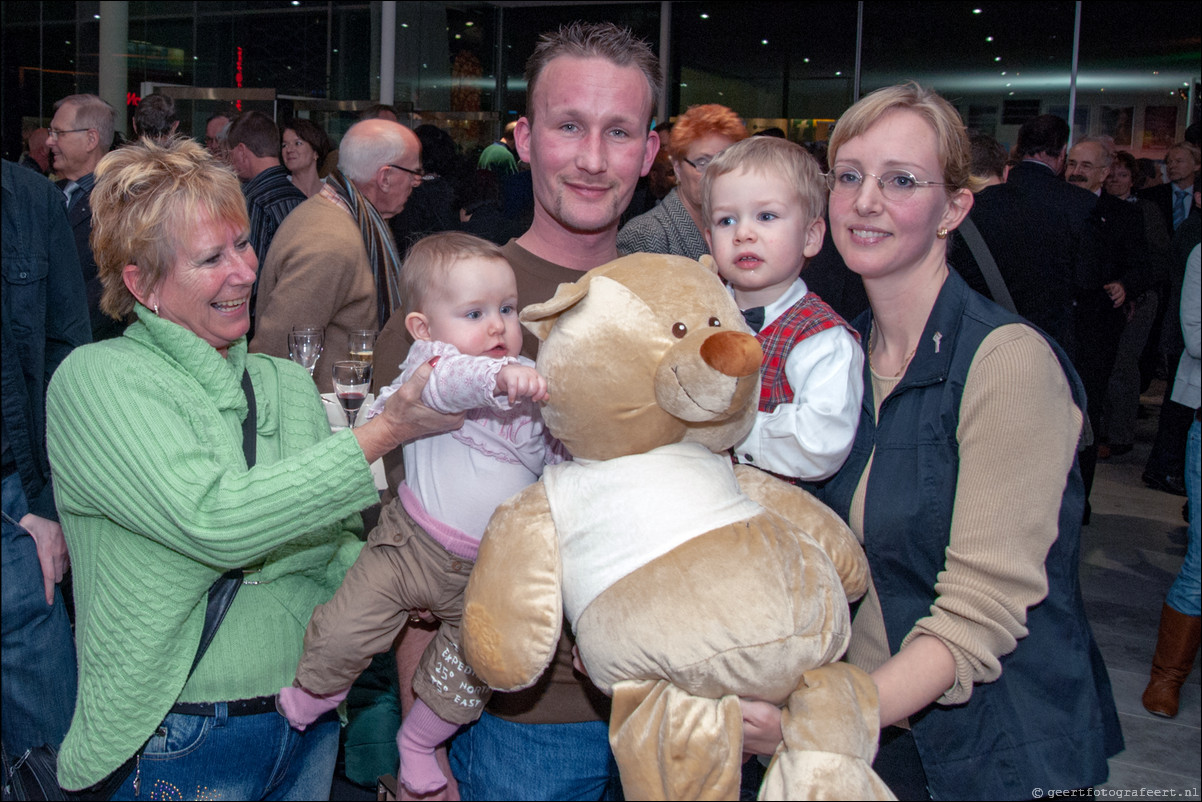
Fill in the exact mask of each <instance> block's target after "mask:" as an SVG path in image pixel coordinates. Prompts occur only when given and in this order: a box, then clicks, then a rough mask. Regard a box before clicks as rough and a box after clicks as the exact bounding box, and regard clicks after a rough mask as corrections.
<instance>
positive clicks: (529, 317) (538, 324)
mask: <svg viewBox="0 0 1202 802" xmlns="http://www.w3.org/2000/svg"><path fill="white" fill-rule="evenodd" d="M588 284H589V282H588V277H587V276H586V277H585V278H582V279H581V280H580V281H577V282H575V283H573V284H560V285H559V289H557V290H556V291H555V295H554V297H552V298H551V300H549V301H543V302H542V303H541V304H530V305H529V306H527V307H526V308H524V309H523V310H522V312H521V314H520V315H519V316H518V319H519V320H521V321H522V325H523V326H525V327H526V328H527V329H528V330H529V331H530V333H531V334H533V335H534V336H535V337H537V338H538V339H539V340H540V341H541V340H545V339H547V335H548V334H550V333H551V329H552V328H553V327H554V326H555V321H556V320H558V319H559V316H560V315H562V314H563V313H564V312H566V311H568V310H569V309H571V308H572V307H573V306H575V305H576V304H578V303H579V302H580V301H581V300H582V299H583V298H584V296H586V295H588Z"/></svg>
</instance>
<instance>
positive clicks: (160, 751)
mask: <svg viewBox="0 0 1202 802" xmlns="http://www.w3.org/2000/svg"><path fill="white" fill-rule="evenodd" d="M226 710H227V708H226V704H225V702H218V703H217V713H218V714H217V715H216V716H184V715H180V714H178V713H169V714H167V717H166V718H165V719H163V723H162V724H160V725H159V728H158V730H157V732H156V733H155V735H154V737H153V738H151V739H150V743H148V744H147V745H146V751H145V752H143V753H142V757H141V759H140V760H139V761H138V768H137V769H135V770H134V772H132V773H131V774H130V775H129V777H127V778H126V780H125V782H124V783H123V784H122V785H121V787H120V788H118V789H117V792H116V793H115V794H114V795H113V799H302V800H303V799H329V798H330V783H331V781H332V780H333V778H334V761H335V759H336V758H337V757H338V727H339V724H338V719H337V717H335V716H333V715H329V716H326V717H323V718H321V719H318V721H317V723H315V724H313V725H311V726H310V727H308V728H307V729H306V730H305V731H304V732H297V731H296V730H294V729H292V727H290V726H289V725H288V719H286V718H284V717H283V716H281V715H280V714H279V713H274V712H272V713H260V714H258V715H253V716H227V715H226ZM135 783H136V784H137V786H138V793H137V794H135V793H134V785H135Z"/></svg>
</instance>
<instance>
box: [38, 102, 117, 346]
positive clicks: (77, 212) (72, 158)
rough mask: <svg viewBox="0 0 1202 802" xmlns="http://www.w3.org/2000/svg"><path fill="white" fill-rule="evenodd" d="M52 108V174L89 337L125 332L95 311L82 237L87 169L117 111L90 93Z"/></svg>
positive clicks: (104, 149)
mask: <svg viewBox="0 0 1202 802" xmlns="http://www.w3.org/2000/svg"><path fill="white" fill-rule="evenodd" d="M54 109H55V111H54V118H53V119H52V120H51V121H50V139H49V141H50V152H51V154H53V156H54V172H55V173H57V174H58V178H59V180H58V188H59V189H61V190H62V191H63V196H64V202H65V203H66V204H67V223H68V224H70V226H71V233H72V235H73V236H74V237H75V250H76V251H77V252H78V254H79V266H80V267H81V268H82V269H83V280H84V287H85V288H86V290H87V294H88V315H89V317H90V318H91V321H92V339H93V340H105V339H108V338H109V337H116V336H117V335H119V334H120V333H121V332H122V331H124V330H125V324H124V322H122V321H116V320H113V319H112V318H110V317H108V316H107V315H105V314H104V313H102V312H101V311H100V293H101V287H100V278H99V277H98V276H97V272H96V260H95V259H93V258H92V245H91V243H90V242H89V241H88V238H89V237H90V236H91V234H92V204H91V201H90V200H89V197H90V196H91V194H92V185H93V184H95V183H96V179H95V178H93V176H92V172H93V171H94V170H95V169H96V165H97V164H98V163H99V162H100V159H101V158H102V157H103V156H104V154H106V153H108V152H109V148H110V147H111V146H112V144H113V131H114V129H115V128H116V124H117V112H116V111H114V110H113V107H112V106H110V105H109V104H108V103H106V102H105V101H104V100H101V99H100V98H99V97H97V96H96V95H68V96H67V97H65V98H63V99H62V100H60V101H59V102H58V103H56V104H54Z"/></svg>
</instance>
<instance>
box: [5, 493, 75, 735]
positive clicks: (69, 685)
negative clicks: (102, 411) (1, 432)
mask: <svg viewBox="0 0 1202 802" xmlns="http://www.w3.org/2000/svg"><path fill="white" fill-rule="evenodd" d="M3 497H4V498H3V506H4V515H3V541H2V543H3V545H2V546H0V556H2V558H3V559H2V560H0V562H3V569H4V570H3V576H2V577H0V590H2V591H3V597H2V599H3V601H2V603H3V606H2V607H0V611H2V615H0V618H2V619H3V620H2V625H0V629H2V630H3V634H2V636H0V663H2V668H3V672H2V673H0V685H2V686H3V688H2V691H0V695H2V701H3V705H4V706H3V708H0V709H2V710H3V712H2V713H0V718H3V731H4V746H5V748H7V749H8V751H9V754H16V755H20V754H21V753H22V752H24V751H25V750H26V749H28V748H30V747H32V746H40V745H42V744H44V743H46V744H50V745H51V746H53V747H55V748H56V749H57V748H58V747H59V745H60V744H61V743H62V742H63V736H65V735H66V734H67V728H68V727H69V726H70V724H71V714H72V713H73V712H74V711H75V686H76V675H75V640H74V637H73V636H72V634H71V624H70V622H69V621H68V620H67V610H66V607H65V606H64V604H63V594H62V591H60V590H59V589H58V588H57V587H56V588H55V589H54V604H52V605H47V604H46V595H45V590H44V588H43V584H42V567H41V564H40V563H39V562H38V551H37V546H36V545H35V544H34V542H33V538H32V537H30V536H29V533H28V532H26V531H25V530H24V529H23V528H22V527H21V526H20V525H19V524H18V523H17V522H18V521H20V520H21V519H22V518H23V517H25V515H26V514H28V512H29V505H28V503H27V502H26V499H25V491H24V490H22V489H21V477H20V476H19V475H17V474H15V473H14V474H12V475H11V476H9V477H8V478H7V479H5V480H4V483H3Z"/></svg>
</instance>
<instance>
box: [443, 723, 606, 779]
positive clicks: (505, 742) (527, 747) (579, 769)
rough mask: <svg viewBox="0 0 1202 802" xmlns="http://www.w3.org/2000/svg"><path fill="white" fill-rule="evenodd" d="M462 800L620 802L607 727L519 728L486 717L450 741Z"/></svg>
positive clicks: (584, 724) (588, 725) (519, 725)
mask: <svg viewBox="0 0 1202 802" xmlns="http://www.w3.org/2000/svg"><path fill="white" fill-rule="evenodd" d="M450 757H451V772H452V773H453V774H454V775H455V780H456V781H457V782H458V783H459V796H460V797H461V798H462V799H464V800H477V799H530V800H541V799H565V800H566V799H605V800H615V799H622V786H621V782H620V780H619V779H618V766H617V764H616V763H615V762H614V758H613V755H612V754H611V753H610V751H609V725H607V724H606V723H605V722H604V721H584V722H580V723H576V724H515V723H514V722H512V721H506V720H505V719H502V718H497V717H496V716H493V715H489V714H488V713H484V714H483V715H482V716H480V720H479V721H477V722H476V723H474V724H471V725H469V726H467V727H466V728H464V729H463V730H460V732H459V734H458V735H456V736H455V738H454V739H453V740H452V741H451V756H450Z"/></svg>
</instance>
